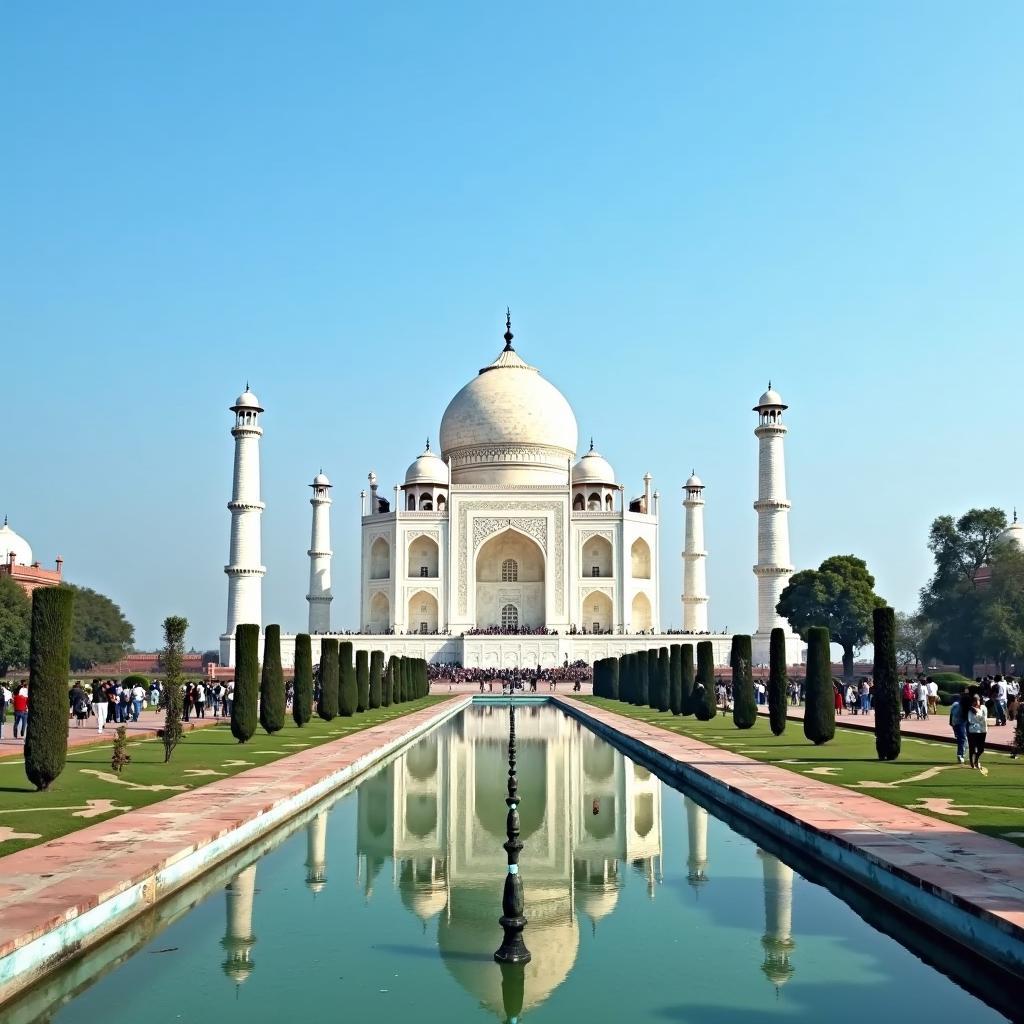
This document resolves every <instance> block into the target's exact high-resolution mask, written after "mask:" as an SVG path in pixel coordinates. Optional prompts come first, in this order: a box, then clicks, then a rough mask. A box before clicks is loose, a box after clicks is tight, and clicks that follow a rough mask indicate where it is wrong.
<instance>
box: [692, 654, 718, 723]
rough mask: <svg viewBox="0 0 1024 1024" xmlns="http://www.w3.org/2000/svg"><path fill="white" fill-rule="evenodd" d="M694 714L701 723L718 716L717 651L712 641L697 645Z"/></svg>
mask: <svg viewBox="0 0 1024 1024" xmlns="http://www.w3.org/2000/svg"><path fill="white" fill-rule="evenodd" d="M693 689H694V699H693V713H694V715H695V716H696V717H697V720H698V721H700V722H710V721H711V719H712V718H714V717H715V716H716V715H717V714H718V700H717V695H716V694H715V649H714V647H713V646H712V644H711V641H710V640H701V641H700V642H699V643H698V644H697V680H696V683H695V685H694V688H693Z"/></svg>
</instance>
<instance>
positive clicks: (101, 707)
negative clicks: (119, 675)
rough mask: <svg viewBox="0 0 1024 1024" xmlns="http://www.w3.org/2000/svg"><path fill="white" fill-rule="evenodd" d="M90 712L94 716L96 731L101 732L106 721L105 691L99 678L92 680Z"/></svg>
mask: <svg viewBox="0 0 1024 1024" xmlns="http://www.w3.org/2000/svg"><path fill="white" fill-rule="evenodd" d="M92 713H93V714H94V715H95V716H96V731H97V732H103V726H104V725H106V723H107V691H106V690H105V689H104V687H103V681H102V680H100V679H94V680H93V681H92Z"/></svg>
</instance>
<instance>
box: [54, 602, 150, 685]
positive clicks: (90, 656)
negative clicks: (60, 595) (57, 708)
mask: <svg viewBox="0 0 1024 1024" xmlns="http://www.w3.org/2000/svg"><path fill="white" fill-rule="evenodd" d="M61 586H65V587H67V588H68V589H69V590H73V591H74V592H75V611H74V617H73V619H72V624H71V668H72V669H73V670H75V671H79V670H81V669H87V668H91V667H92V666H93V665H98V664H101V663H102V662H106V661H117V660H118V658H121V657H123V656H124V655H125V654H127V653H128V652H129V651H130V650H131V647H132V644H133V642H134V641H135V628H134V627H133V626H132V624H131V623H130V622H129V621H128V620H127V619H126V618H125V617H124V614H123V612H122V611H121V609H120V608H119V607H118V606H117V605H116V604H115V603H114V602H113V601H111V599H110V598H109V597H105V596H104V595H103V594H98V593H96V591H95V590H90V589H89V588H88V587H76V586H75V585H74V584H73V583H62V584H61Z"/></svg>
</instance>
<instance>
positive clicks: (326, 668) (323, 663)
mask: <svg viewBox="0 0 1024 1024" xmlns="http://www.w3.org/2000/svg"><path fill="white" fill-rule="evenodd" d="M338 673H339V669H338V641H337V640H335V639H333V638H332V637H324V639H323V640H321V641H320V703H319V704H318V705H317V709H316V713H317V714H318V715H319V716H320V717H321V718H322V719H323V720H324V721H325V722H330V721H332V720H333V719H334V718H336V717H337V714H338V687H339V685H340V680H339V678H338Z"/></svg>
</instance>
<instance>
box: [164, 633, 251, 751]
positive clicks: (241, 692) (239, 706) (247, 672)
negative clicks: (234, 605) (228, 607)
mask: <svg viewBox="0 0 1024 1024" xmlns="http://www.w3.org/2000/svg"><path fill="white" fill-rule="evenodd" d="M259 680H260V627H259V626H257V625H256V623H254V622H244V623H240V624H239V625H237V626H236V627H235V696H234V699H233V700H232V701H231V735H232V736H234V737H235V739H236V740H238V742H239V743H246V742H248V741H249V740H251V739H252V736H253V733H254V732H256V703H257V697H258V695H259ZM168 703H170V702H168Z"/></svg>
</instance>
